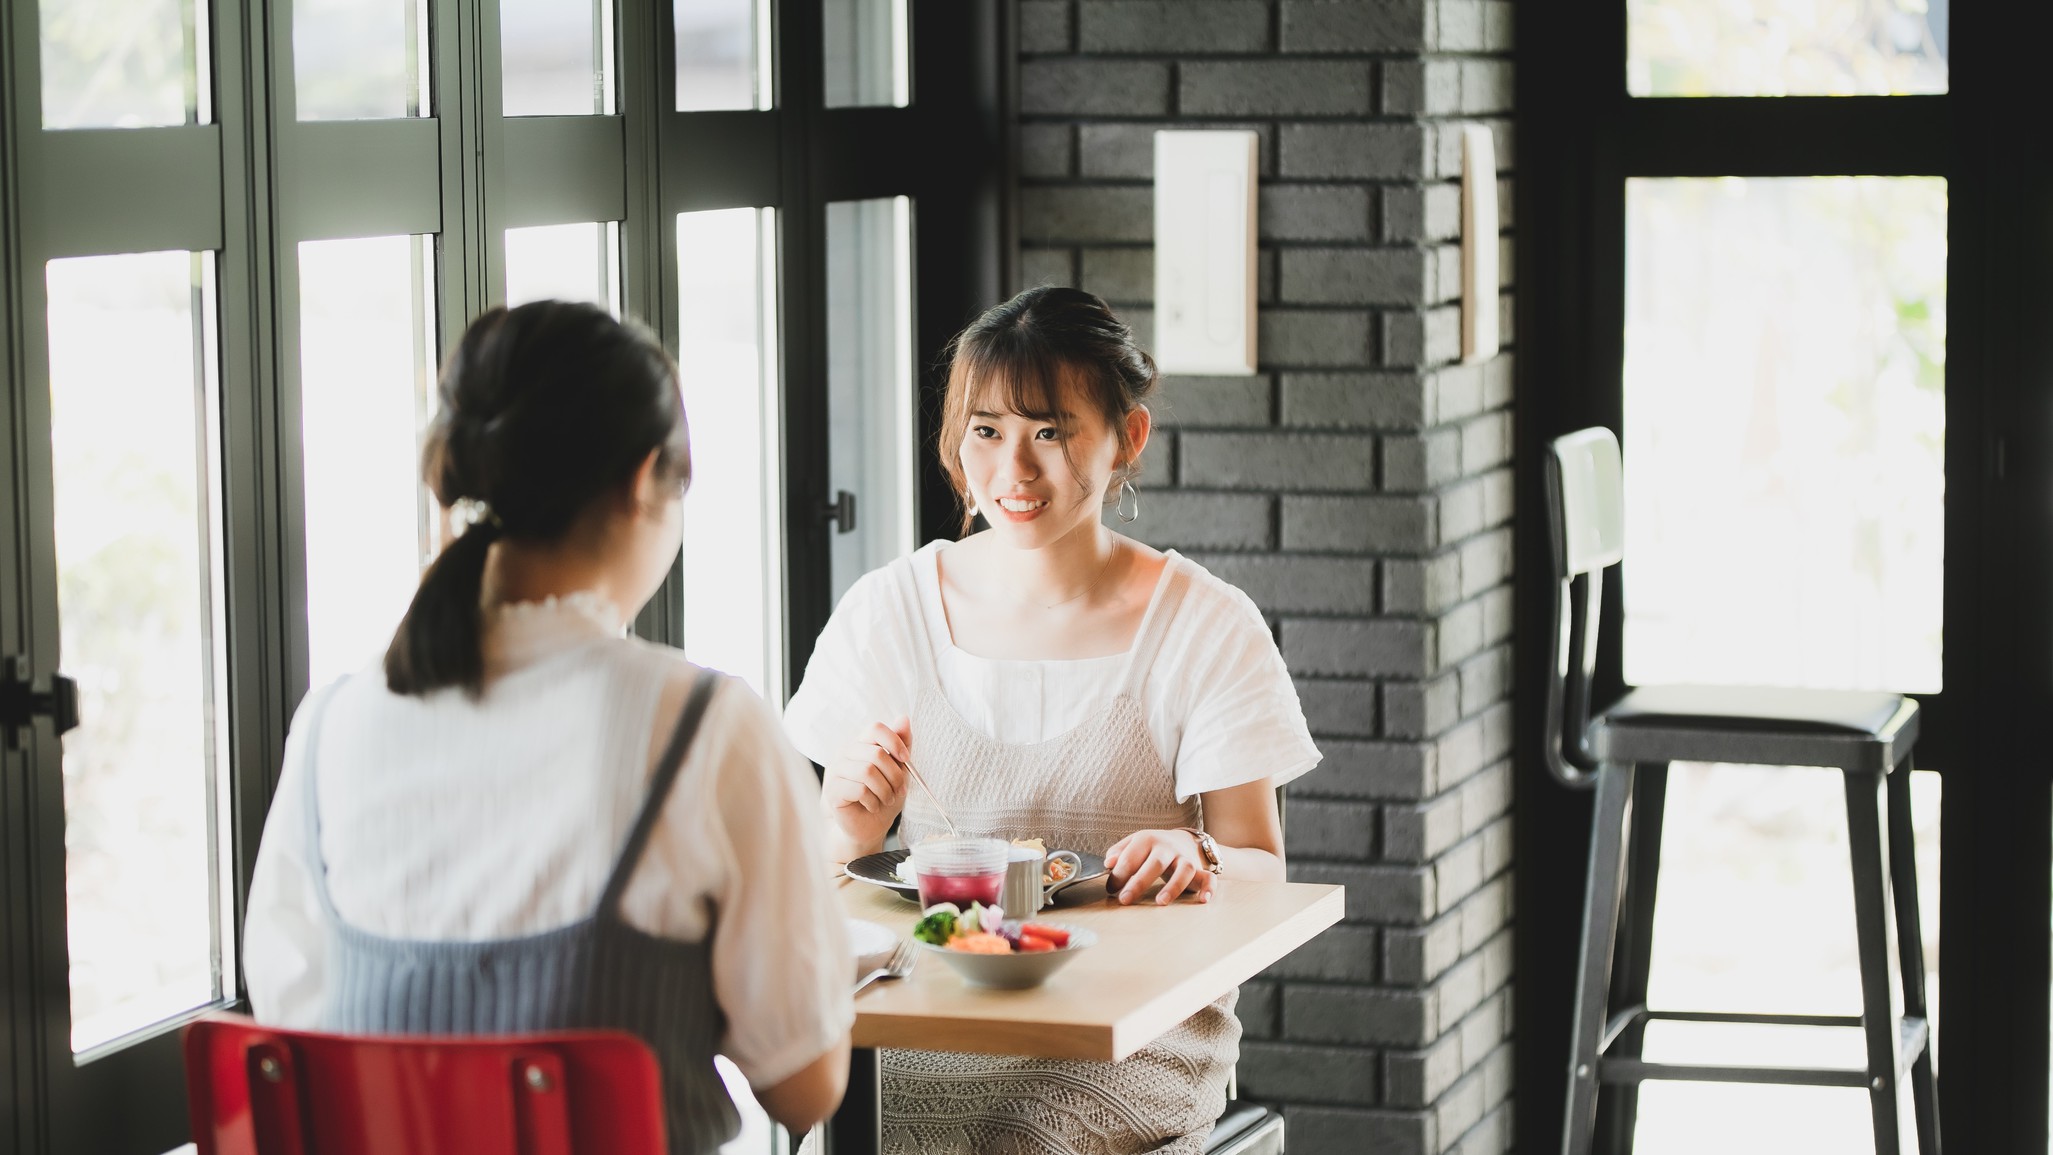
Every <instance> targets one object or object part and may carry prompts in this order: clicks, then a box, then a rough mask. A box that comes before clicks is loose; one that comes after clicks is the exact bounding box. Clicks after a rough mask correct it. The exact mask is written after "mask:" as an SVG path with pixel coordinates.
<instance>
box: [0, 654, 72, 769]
mask: <svg viewBox="0 0 2053 1155" xmlns="http://www.w3.org/2000/svg"><path fill="white" fill-rule="evenodd" d="M39 715H40V716H42V717H45V718H48V719H50V727H51V729H52V730H54V731H55V732H56V733H57V735H58V736H59V737H62V736H64V735H65V734H66V733H68V732H70V731H72V730H76V729H78V683H77V682H75V681H73V680H72V679H70V678H67V677H65V676H64V675H63V674H51V675H50V686H49V688H48V689H45V690H38V689H37V688H36V686H35V683H34V681H33V680H31V679H30V677H29V663H28V659H27V658H26V657H23V656H22V655H20V654H14V655H10V656H9V657H8V658H7V659H6V661H5V662H4V663H0V730H5V731H6V735H7V748H8V749H9V750H19V749H21V732H22V730H24V729H26V728H27V727H28V726H30V725H32V724H34V722H35V719H36V718H37V716H39Z"/></svg>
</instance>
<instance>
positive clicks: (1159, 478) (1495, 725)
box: [1018, 0, 1513, 1155]
mask: <svg viewBox="0 0 2053 1155" xmlns="http://www.w3.org/2000/svg"><path fill="white" fill-rule="evenodd" d="M1019 9H1020V45H1019V47H1020V53H1021V67H1020V89H1021V91H1020V108H1021V113H1022V123H1021V126H1020V151H1021V156H1020V171H1021V173H1022V187H1021V189H1020V236H1021V251H1020V254H1019V257H1020V261H1019V266H1018V267H1019V268H1020V270H1021V276H1022V281H1023V285H1030V284H1039V283H1059V284H1073V285H1081V286H1082V287H1084V288H1087V289H1090V290H1092V291H1094V292H1096V293H1099V294H1101V295H1103V296H1104V297H1106V298H1107V299H1108V300H1110V301H1111V302H1112V303H1113V304H1114V305H1115V306H1117V307H1118V308H1119V309H1120V311H1121V312H1122V313H1123V314H1124V315H1125V316H1126V317H1127V318H1128V319H1129V320H1131V321H1132V322H1133V323H1134V325H1135V327H1136V328H1137V329H1138V330H1140V332H1141V333H1142V335H1143V337H1145V336H1146V335H1147V334H1148V333H1149V332H1150V331H1151V329H1152V325H1151V321H1152V316H1151V312H1150V305H1151V303H1152V302H1151V297H1152V294H1153V283H1154V272H1153V252H1152V249H1151V247H1150V245H1151V241H1152V236H1151V231H1152V221H1153V217H1152V211H1153V210H1152V189H1151V183H1150V182H1151V177H1152V162H1153V140H1152V134H1153V132H1154V131H1155V130H1156V129H1157V128H1163V127H1183V128H1190V127H1218V128H1248V129H1253V130H1255V131H1256V132H1258V133H1260V134H1261V138H1262V149H1261V173H1262V186H1261V213H1260V222H1261V224H1260V232H1261V263H1260V286H1261V288H1260V299H1261V321H1260V336H1259V340H1260V356H1261V364H1262V371H1261V372H1260V373H1259V374H1257V375H1255V376H1253V377H1249V378H1204V377H1182V378H1172V379H1170V380H1169V381H1168V382H1167V383H1166V385H1165V388H1164V396H1163V400H1162V403H1161V404H1160V405H1159V406H1158V407H1157V416H1158V418H1159V419H1160V423H1159V425H1158V428H1159V429H1160V430H1161V436H1160V438H1159V439H1158V440H1157V441H1156V442H1155V444H1154V445H1153V446H1151V447H1150V449H1149V453H1148V461H1147V462H1146V473H1145V475H1144V477H1143V484H1142V516H1141V519H1140V521H1139V522H1138V523H1136V525H1135V526H1134V527H1133V528H1134V529H1135V530H1137V531H1139V536H1140V537H1142V538H1143V539H1145V540H1147V541H1149V542H1151V543H1153V544H1156V545H1160V546H1174V547H1176V548H1178V549H1180V550H1182V551H1184V552H1185V553H1187V554H1189V555H1190V556H1192V557H1193V558H1195V559H1196V560H1198V561H1199V562H1201V563H1203V564H1204V565H1206V566H1207V567H1209V568H1210V569H1211V570H1212V571H1213V572H1215V573H1217V574H1219V575H1220V576H1222V577H1224V578H1225V579H1227V580H1228V581H1231V582H1234V583H1235V584H1237V585H1239V586H1240V587H1241V588H1242V589H1245V590H1246V591H1247V592H1248V593H1249V595H1250V596H1252V597H1253V598H1254V600H1255V602H1256V604H1258V605H1259V606H1261V607H1262V610H1263V612H1264V613H1265V614H1267V615H1268V616H1269V618H1270V620H1271V622H1272V623H1273V624H1274V626H1275V629H1276V636H1277V641H1278V644H1279V645H1280V646H1281V647H1282V650H1283V654H1284V657H1285V659H1286V661H1287V662H1288V663H1289V665H1290V668H1291V671H1292V672H1293V674H1294V675H1295V676H1296V677H1297V679H1298V691H1299V693H1300V695H1301V696H1302V698H1303V701H1304V706H1305V713H1306V715H1307V716H1308V717H1309V718H1310V720H1311V724H1312V730H1313V732H1314V733H1315V734H1316V735H1317V736H1318V738H1319V743H1320V746H1321V748H1322V749H1323V750H1324V751H1325V754H1326V762H1325V765H1324V766H1323V767H1322V768H1321V769H1320V770H1318V771H1317V772H1315V773H1314V774H1312V775H1310V776H1308V777H1307V778H1306V779H1304V780H1303V781H1302V782H1301V783H1300V784H1299V785H1298V786H1296V787H1293V789H1292V790H1291V795H1290V799H1289V821H1288V828H1289V849H1290V857H1291V875H1292V877H1294V878H1298V879H1303V880H1307V881H1327V882H1342V883H1345V884H1347V887H1348V892H1349V902H1348V916H1347V922H1346V923H1345V924H1344V925H1342V926H1339V927H1336V928H1334V929H1333V930H1331V931H1328V932H1327V933H1326V935H1325V936H1324V937H1322V938H1321V939H1319V940H1318V941H1317V942H1315V943H1313V944H1312V945H1310V946H1308V947H1306V948H1305V949H1303V950H1301V951H1299V952H1298V953H1297V954H1296V955H1294V956H1293V957H1291V958H1290V959H1288V960H1287V961H1285V962H1284V963H1282V964H1280V965H1279V966H1277V967H1276V968H1275V969H1274V970H1273V971H1272V972H1271V973H1269V974H1268V975H1265V976H1264V977H1263V978H1262V979H1261V980H1259V981H1257V982H1253V983H1250V984H1249V985H1248V986H1247V987H1246V988H1245V989H1244V991H1243V993H1242V1001H1241V1018H1242V1021H1243V1023H1244V1024H1245V1026H1246V1028H1247V1041H1246V1043H1245V1045H1244V1048H1243V1061H1242V1066H1241V1072H1240V1077H1241V1088H1242V1093H1243V1095H1245V1096H1246V1097H1248V1098H1251V1099H1255V1100H1259V1101H1264V1102H1270V1103H1277V1104H1281V1105H1283V1107H1284V1110H1285V1113H1286V1114H1287V1116H1288V1118H1289V1143H1290V1149H1291V1150H1292V1151H1294V1152H1301V1153H1319V1152H1331V1153H1334V1155H1341V1153H1346V1155H1357V1153H1362V1152H1390V1153H1393V1155H1396V1153H1402V1155H1414V1153H1435V1155H1437V1153H1439V1152H1444V1151H1460V1152H1465V1153H1472V1155H1484V1153H1490V1155H1494V1153H1496V1152H1500V1151H1503V1150H1505V1149H1507V1147H1508V1145H1509V1142H1510V1135H1511V1127H1510V1111H1511V1106H1510V1100H1511V1086H1510V1076H1511V1062H1510V1042H1509V1039H1508V1035H1509V1031H1510V1023H1511V1015H1510V998H1511V987H1510V983H1511V940H1510V935H1511V930H1510V922H1511V907H1510V898H1511V879H1510V874H1509V871H1510V869H1511V861H1512V853H1511V823H1510V818H1509V812H1510V805H1511V766H1510V762H1509V754H1510V742H1511V709H1510V693H1511V663H1510V651H1509V642H1510V637H1511V605H1512V598H1511V586H1510V582H1511V556H1512V549H1511V526H1510V520H1511V514H1512V493H1511V477H1512V474H1511V469H1510V458H1511V444H1512V442H1511V408H1510V405H1511V363H1510V355H1509V353H1508V352H1507V353H1505V354H1501V355H1499V356H1497V357H1496V358H1494V359H1492V360H1490V361H1488V362H1485V363H1482V364H1477V365H1463V364H1459V363H1458V360H1459V356H1460V347H1459V346H1460V306H1459V294H1460V261H1459V256H1460V244H1459V234H1460V219H1461V213H1460V189H1459V183H1458V182H1459V178H1460V165H1461V153H1460V148H1461V145H1460V127H1461V124H1462V123H1463V122H1464V121H1470V120H1477V119H1481V120H1486V121H1487V122H1489V123H1490V124H1491V125H1492V127H1493V128H1494V129H1495V130H1496V133H1497V152H1498V162H1499V166H1500V168H1501V169H1502V174H1501V176H1502V179H1503V180H1504V181H1505V182H1506V183H1505V185H1504V187H1503V188H1502V189H1501V190H1500V193H1499V204H1500V205H1503V206H1506V208H1507V209H1508V207H1509V206H1510V205H1511V203H1512V198H1511V195H1510V188H1509V185H1508V180H1509V173H1510V172H1511V167H1512V166H1511V161H1512V156H1513V153H1512V139H1511V124H1510V121H1509V119H1508V114H1509V113H1510V110H1511V91H1512V86H1511V62H1510V48H1511V23H1512V22H1511V6H1510V4H1509V3H1508V2H1501V0H1020V4H1019ZM1505 224H1506V225H1508V224H1509V221H1508V220H1507V221H1506V222H1505ZM1501 249H1502V256H1501V266H1502V268H1503V270H1504V281H1505V284H1506V286H1507V294H1506V298H1505V300H1504V302H1503V309H1502V322H1501V323H1502V326H1503V332H1504V334H1505V343H1506V346H1507V348H1508V347H1509V345H1510V337H1511V328H1510V326H1511V316H1512V313H1511V308H1510V299H1509V293H1508V287H1509V285H1510V281H1511V271H1512V270H1511V263H1510V247H1509V235H1508V229H1507V230H1506V235H1505V237H1504V239H1503V243H1502V245H1501ZM1022 287H1023V286H1022Z"/></svg>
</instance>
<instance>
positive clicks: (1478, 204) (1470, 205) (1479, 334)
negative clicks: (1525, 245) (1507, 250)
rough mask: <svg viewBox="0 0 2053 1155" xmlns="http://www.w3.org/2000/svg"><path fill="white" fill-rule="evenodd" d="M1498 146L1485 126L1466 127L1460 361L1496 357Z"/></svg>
mask: <svg viewBox="0 0 2053 1155" xmlns="http://www.w3.org/2000/svg"><path fill="white" fill-rule="evenodd" d="M1498 220H1499V218H1498V216H1497V146H1496V142H1495V140H1494V139H1493V138H1492V137H1491V135H1490V126H1488V125H1486V124H1465V125H1463V126H1462V128H1461V359H1462V360H1463V361H1487V360H1489V359H1490V358H1492V357H1495V356H1496V355H1497V347H1498V341H1497V244H1498V241H1497V226H1498Z"/></svg>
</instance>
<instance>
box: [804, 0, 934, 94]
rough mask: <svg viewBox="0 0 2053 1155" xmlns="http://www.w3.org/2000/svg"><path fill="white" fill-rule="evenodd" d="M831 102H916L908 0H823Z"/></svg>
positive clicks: (826, 59)
mask: <svg viewBox="0 0 2053 1155" xmlns="http://www.w3.org/2000/svg"><path fill="white" fill-rule="evenodd" d="M821 3H822V4H823V5H825V8H824V10H823V11H822V12H821V13H820V17H821V19H822V20H823V21H824V22H825V25H826V27H825V32H826V36H825V40H824V45H823V48H822V52H823V56H824V59H823V64H824V65H825V67H826V74H825V77H824V81H825V83H824V85H823V90H824V92H825V94H826V104H827V107H828V108H844V107H848V106H852V105H886V106H895V107H898V108H904V107H905V106H906V105H908V104H911V103H912V67H911V60H910V57H909V55H908V53H907V52H906V21H905V0H821Z"/></svg>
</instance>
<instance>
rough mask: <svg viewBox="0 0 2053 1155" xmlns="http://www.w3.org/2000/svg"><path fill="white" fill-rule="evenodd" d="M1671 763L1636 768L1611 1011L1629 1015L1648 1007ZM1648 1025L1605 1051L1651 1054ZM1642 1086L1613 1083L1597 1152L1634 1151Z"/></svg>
mask: <svg viewBox="0 0 2053 1155" xmlns="http://www.w3.org/2000/svg"><path fill="white" fill-rule="evenodd" d="M1667 800H1668V764H1667V763H1665V762H1649V763H1645V764H1642V765H1640V766H1637V767H1635V768H1634V771H1633V781H1632V810H1631V813H1630V814H1629V815H1627V818H1626V822H1627V833H1626V839H1625V909H1624V914H1623V915H1622V917H1621V918H1620V921H1619V924H1618V948H1617V954H1616V955H1614V956H1613V958H1612V961H1611V1013H1612V1014H1614V1015H1623V1014H1625V1013H1627V1012H1629V1011H1631V1010H1632V1009H1633V1008H1634V1007H1645V1006H1646V1005H1647V976H1648V973H1649V971H1650V970H1651V969H1652V967H1653V962H1654V896H1655V893H1656V889H1657V887H1658V884H1659V882H1660V877H1661V820H1662V817H1663V814H1664V811H1665V810H1666V809H1667ZM1646 1045H1647V1024H1646V1022H1645V1021H1644V1020H1642V1021H1639V1022H1636V1023H1633V1024H1632V1025H1631V1026H1629V1027H1626V1028H1625V1029H1624V1030H1623V1031H1621V1032H1619V1035H1618V1041H1617V1042H1614V1043H1612V1044H1611V1047H1610V1049H1609V1050H1608V1051H1606V1052H1605V1053H1606V1054H1607V1055H1611V1056H1615V1057H1617V1058H1621V1059H1637V1058H1639V1057H1640V1056H1641V1055H1643V1054H1645V1053H1646ZM1639 1110H1640V1089H1639V1085H1638V1084H1634V1083H1628V1084H1621V1085H1618V1086H1614V1087H1612V1088H1611V1089H1610V1090H1609V1091H1607V1092H1605V1094H1604V1095H1603V1096H1602V1097H1601V1101H1600V1103H1599V1105H1598V1108H1597V1137H1596V1150H1597V1151H1599V1152H1602V1153H1604V1155H1630V1153H1631V1151H1632V1141H1633V1128H1634V1126H1635V1125H1636V1124H1637V1123H1638V1121H1639Z"/></svg>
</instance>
